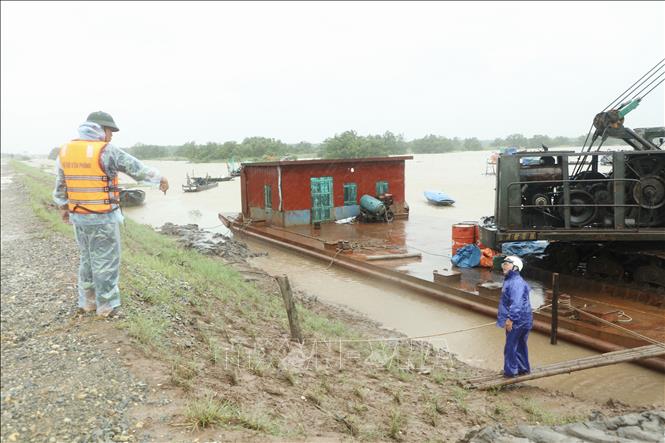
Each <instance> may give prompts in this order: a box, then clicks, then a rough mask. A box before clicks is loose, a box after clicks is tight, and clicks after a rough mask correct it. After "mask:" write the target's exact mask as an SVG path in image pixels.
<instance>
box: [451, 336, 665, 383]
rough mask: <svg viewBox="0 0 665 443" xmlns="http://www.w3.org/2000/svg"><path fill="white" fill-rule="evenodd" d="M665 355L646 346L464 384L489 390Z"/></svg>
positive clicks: (664, 349)
mask: <svg viewBox="0 0 665 443" xmlns="http://www.w3.org/2000/svg"><path fill="white" fill-rule="evenodd" d="M659 355H665V347H663V346H662V345H648V346H641V347H639V348H631V349H623V350H620V351H614V352H608V353H606V354H600V355H593V356H589V357H583V358H579V359H576V360H570V361H565V362H559V363H554V364H552V365H548V366H543V367H541V368H536V369H534V370H533V371H532V372H531V373H530V374H525V375H520V376H517V377H512V378H506V377H503V374H492V375H488V376H484V377H475V378H471V379H467V380H465V381H464V383H465V384H466V385H467V386H468V387H470V388H474V389H489V388H495V387H500V386H505V385H510V384H515V383H520V382H523V381H528V380H535V379H538V378H544V377H551V376H553V375H559V374H566V373H570V372H575V371H581V370H584V369H590V368H597V367H600V366H609V365H613V364H617V363H623V362H629V361H634V360H639V359H642V358H649V357H655V356H659Z"/></svg>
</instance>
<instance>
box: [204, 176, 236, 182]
mask: <svg viewBox="0 0 665 443" xmlns="http://www.w3.org/2000/svg"><path fill="white" fill-rule="evenodd" d="M229 180H233V177H232V176H228V177H208V181H211V182H227V181H229Z"/></svg>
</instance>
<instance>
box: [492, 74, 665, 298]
mask: <svg viewBox="0 0 665 443" xmlns="http://www.w3.org/2000/svg"><path fill="white" fill-rule="evenodd" d="M660 63H661V68H662V67H663V66H665V65H663V62H662V61H661V62H660ZM661 82H662V80H661ZM658 84H660V83H658ZM652 89H653V88H652ZM640 100H641V99H635V98H634V99H632V100H629V101H627V102H625V103H624V104H622V105H620V106H617V107H616V108H613V109H610V110H609V111H603V112H601V113H599V114H598V115H596V117H595V118H594V123H593V127H592V128H595V132H594V133H593V137H592V138H591V143H590V144H589V145H588V146H583V147H582V149H581V150H575V151H553V150H548V149H547V148H546V147H543V148H544V150H543V151H532V152H522V153H517V154H513V155H506V154H503V155H501V156H500V157H499V159H498V163H497V174H496V196H495V212H494V216H493V217H486V218H485V219H484V220H483V221H482V222H481V228H480V236H481V241H482V243H483V244H485V245H487V246H490V247H492V248H495V249H496V248H499V247H500V245H501V243H504V242H515V241H530V240H548V241H550V244H549V246H548V248H547V250H546V251H545V255H544V256H543V257H541V259H542V260H543V262H544V263H543V264H544V266H546V267H547V268H548V269H550V270H553V271H557V272H568V273H571V272H577V273H584V274H586V275H590V276H594V277H596V276H597V277H604V278H608V277H609V278H613V279H618V280H623V281H632V282H638V283H642V284H647V285H651V286H656V287H663V288H665V151H663V150H662V146H663V142H664V141H665V127H655V128H644V129H635V130H632V129H630V128H626V127H624V126H623V122H624V117H625V115H626V114H627V113H628V112H629V111H631V110H632V109H635V107H636V106H637V105H638V104H639V102H640ZM589 135H591V131H590V132H589ZM610 137H612V138H618V139H621V140H623V141H624V143H625V144H626V145H627V146H626V148H627V149H615V150H609V151H608V150H607V149H605V150H601V147H602V145H603V143H604V142H605V141H606V140H607V139H608V138H610ZM587 139H588V137H587ZM596 140H598V141H599V144H598V145H597V146H593V144H594V142H596ZM585 145H586V143H585ZM592 147H593V149H592ZM603 157H604V158H603ZM601 160H603V161H601Z"/></svg>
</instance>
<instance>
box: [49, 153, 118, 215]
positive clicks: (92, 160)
mask: <svg viewBox="0 0 665 443" xmlns="http://www.w3.org/2000/svg"><path fill="white" fill-rule="evenodd" d="M107 144H108V143H106V142H102V141H91V140H73V141H71V142H69V143H67V144H65V145H64V146H63V147H62V148H61V149H60V167H61V168H62V170H63V171H64V173H65V184H66V185H67V199H68V200H69V202H68V206H69V211H70V212H75V213H78V214H106V213H109V212H112V211H115V210H116V209H118V207H119V206H118V204H119V203H120V191H119V190H118V176H117V175H116V176H115V177H113V178H110V177H109V176H108V175H107V174H106V171H104V168H103V167H102V162H101V157H102V152H104V148H106V145H107Z"/></svg>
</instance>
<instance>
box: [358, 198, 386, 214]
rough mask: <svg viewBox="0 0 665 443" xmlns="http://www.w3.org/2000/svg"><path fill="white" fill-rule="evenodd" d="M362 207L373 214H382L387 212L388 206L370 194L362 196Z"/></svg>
mask: <svg viewBox="0 0 665 443" xmlns="http://www.w3.org/2000/svg"><path fill="white" fill-rule="evenodd" d="M360 207H361V208H363V209H364V210H365V211H367V212H369V213H370V214H373V215H381V214H383V213H384V212H386V207H385V205H384V204H383V202H382V201H381V200H379V199H377V198H374V197H372V196H371V195H368V194H365V195H363V196H362V197H360Z"/></svg>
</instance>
